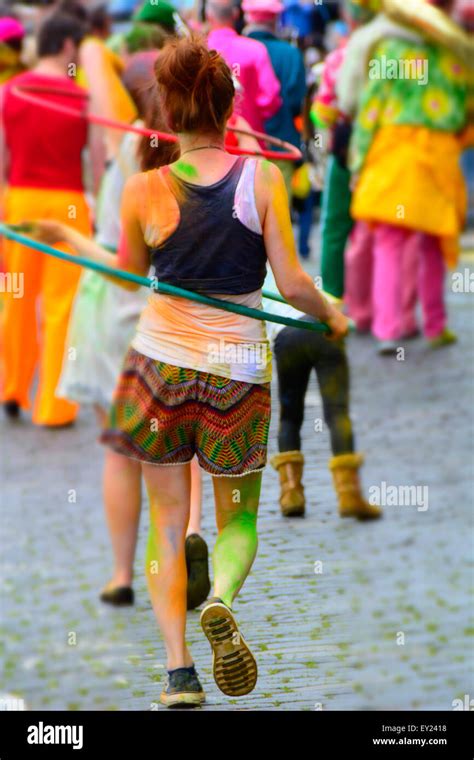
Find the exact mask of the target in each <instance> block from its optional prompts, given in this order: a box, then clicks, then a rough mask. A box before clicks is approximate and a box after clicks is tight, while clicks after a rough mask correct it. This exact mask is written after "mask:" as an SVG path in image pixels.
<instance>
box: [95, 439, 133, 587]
mask: <svg viewBox="0 0 474 760" xmlns="http://www.w3.org/2000/svg"><path fill="white" fill-rule="evenodd" d="M141 477H142V475H141V465H140V462H136V461H135V460H133V459H129V458H128V457H124V456H122V454H117V453H116V452H115V451H112V449H106V452H105V462H104V473H103V494H104V504H105V514H106V518H107V524H108V527H109V534H110V540H111V543H112V550H113V553H114V572H113V576H112V580H111V582H110V583H109V584H108V585H109V587H118V586H131V585H132V580H133V561H134V559H135V549H136V545H137V534H138V524H139V521H140V511H141V501H142V493H141Z"/></svg>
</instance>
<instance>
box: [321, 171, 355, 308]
mask: <svg viewBox="0 0 474 760" xmlns="http://www.w3.org/2000/svg"><path fill="white" fill-rule="evenodd" d="M350 177H351V174H350V172H349V170H348V169H344V168H343V167H342V166H341V165H340V164H339V162H338V161H337V160H336V159H335V158H334V156H330V158H329V161H328V168H327V175H326V183H325V187H324V191H323V199H322V211H321V276H322V280H323V290H325V291H326V292H327V293H331V295H333V296H336V298H342V296H343V295H344V249H345V247H346V242H347V238H348V237H349V233H350V231H351V229H352V225H353V220H352V218H351V215H350V206H351V191H350V188H349V183H350Z"/></svg>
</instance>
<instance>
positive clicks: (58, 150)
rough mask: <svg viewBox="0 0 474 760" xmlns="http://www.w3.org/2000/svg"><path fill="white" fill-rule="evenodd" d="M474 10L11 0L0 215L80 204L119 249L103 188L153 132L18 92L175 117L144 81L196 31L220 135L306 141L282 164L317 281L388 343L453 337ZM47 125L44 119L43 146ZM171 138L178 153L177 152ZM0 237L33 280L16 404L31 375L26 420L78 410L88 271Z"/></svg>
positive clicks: (10, 361) (356, 2) (23, 310)
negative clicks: (66, 376) (74, 396)
mask: <svg viewBox="0 0 474 760" xmlns="http://www.w3.org/2000/svg"><path fill="white" fill-rule="evenodd" d="M473 18H474V16H473V8H472V4H471V3H470V2H468V0H456V1H453V2H451V0H412V2H406V3H404V2H402V1H401V0H341V1H340V2H324V3H316V2H305V1H304V0H298V1H295V0H290V2H288V0H284V2H280V0H243V2H235V1H234V0H197V2H191V1H190V0H181V2H176V4H175V5H172V4H171V3H169V2H167V0H160V1H159V2H156V1H155V0H145V2H136V0H111V2H109V3H97V2H92V0H35V1H32V2H24V3H5V2H2V4H1V5H0V84H1V85H2V87H1V92H2V138H1V139H2V142H1V145H0V159H1V160H0V176H1V178H2V184H3V189H4V190H5V192H4V191H3V190H2V197H3V203H2V207H1V210H0V212H1V214H2V218H3V220H4V221H5V222H7V223H10V224H12V223H13V224H15V223H19V222H21V221H23V220H24V219H29V218H32V217H38V216H39V215H41V216H43V217H45V218H61V219H63V218H65V217H66V218H67V220H68V221H69V222H71V211H70V209H71V208H74V220H73V221H74V223H75V224H76V225H77V228H78V229H80V231H82V232H86V233H88V234H92V233H93V232H95V233H96V235H97V234H98V232H99V233H100V231H101V229H102V228H103V227H104V223H103V219H104V216H105V217H106V221H107V224H108V225H109V227H113V229H107V230H106V232H103V234H102V237H101V239H102V242H104V243H106V244H108V245H109V246H110V247H111V248H113V247H114V245H115V246H116V245H117V235H118V234H119V230H118V229H117V225H118V222H117V221H116V219H115V222H114V219H113V218H114V216H115V217H116V216H117V215H118V213H117V209H118V206H119V195H120V193H119V191H118V190H117V188H118V187H119V185H117V183H115V185H113V183H112V185H113V187H115V194H116V196H117V197H114V198H113V199H112V196H113V193H114V189H113V188H112V189H110V172H109V173H108V170H109V169H110V166H111V164H112V163H114V162H115V171H117V172H118V173H119V174H120V175H121V177H122V179H123V178H124V177H126V176H127V175H128V174H129V173H130V172H132V171H134V170H135V171H136V170H137V169H139V168H140V166H142V167H143V166H146V165H147V164H146V156H147V153H148V162H149V163H148V165H149V166H150V165H153V161H154V160H155V162H156V156H157V154H156V150H155V153H153V150H154V149H153V146H152V145H150V140H149V139H148V138H146V139H142V141H141V148H140V150H141V159H140V160H141V164H140V162H139V161H138V159H137V157H136V156H135V155H134V154H133V151H134V150H135V148H134V147H133V148H132V146H131V142H133V143H135V142H139V141H138V139H137V140H135V139H133V140H131V137H132V136H130V135H128V136H127V135H126V136H125V137H124V133H123V131H121V130H119V129H114V128H106V127H103V126H97V125H93V124H91V125H89V128H86V124H85V122H83V121H81V120H78V119H76V120H72V121H71V118H70V117H68V116H66V115H63V116H62V119H61V115H60V113H58V112H53V111H50V110H47V109H42V110H41V111H40V110H39V109H40V106H38V102H37V101H36V103H35V102H34V100H33V101H31V100H30V101H29V102H27V100H25V98H23V99H21V98H19V97H18V91H16V94H15V86H18V85H22V86H23V88H24V90H23V92H24V93H25V92H27V91H28V88H30V95H31V93H32V94H33V96H34V92H35V90H36V97H38V92H39V90H41V88H42V87H43V89H44V88H46V90H45V93H44V95H43V97H45V98H46V99H47V100H48V99H49V100H50V101H54V102H56V103H59V104H61V103H62V104H63V106H66V107H69V108H71V107H74V108H76V109H77V108H83V109H84V110H87V111H88V112H89V113H92V114H95V115H96V116H99V117H102V118H105V119H112V120H116V121H119V122H122V123H125V124H133V123H135V124H139V125H143V124H146V125H148V126H150V127H154V128H156V127H157V125H158V126H159V125H160V124H161V127H162V128H163V129H166V125H164V124H162V120H161V121H160V114H159V113H158V112H157V106H156V103H155V102H153V98H150V96H149V93H148V94H147V93H146V86H147V85H150V83H151V82H152V81H153V63H154V61H155V59H156V56H158V55H159V51H160V49H161V48H162V47H163V45H164V44H165V42H166V40H168V39H169V38H170V37H173V36H183V35H184V36H185V35H188V34H190V32H202V33H203V34H205V35H207V41H208V46H209V47H210V48H211V49H216V50H217V51H219V52H220V53H221V54H222V56H223V57H224V58H225V60H226V61H227V63H228V65H229V67H230V68H231V71H232V74H233V77H234V82H235V86H236V88H237V93H238V94H237V98H236V107H235V111H234V114H233V116H232V117H231V121H230V125H231V126H234V127H237V128H239V129H241V130H243V132H241V133H238V132H234V133H229V134H228V144H229V145H234V146H235V145H239V146H240V147H241V148H243V149H247V150H249V151H252V150H257V151H258V150H259V148H261V147H262V146H263V145H264V142H265V141H264V139H263V138H262V137H261V136H258V135H255V134H254V133H265V134H267V135H270V136H272V137H273V138H278V140H280V141H284V142H286V143H291V144H292V145H294V146H296V147H298V148H299V149H300V150H301V151H302V155H303V158H302V160H300V161H296V162H295V161H293V162H291V161H286V160H285V161H276V163H277V164H278V165H279V167H280V169H281V171H282V173H283V176H284V179H285V183H286V187H287V191H288V196H289V201H290V203H291V208H292V218H293V221H294V222H295V225H296V227H295V229H297V235H298V249H299V254H300V256H301V258H302V259H307V258H308V257H311V256H312V257H313V258H314V256H315V249H316V248H317V249H318V250H319V252H320V261H321V282H320V284H322V287H323V289H324V290H325V291H326V292H327V293H328V294H330V295H332V296H333V297H334V298H336V299H344V301H345V304H346V307H347V310H348V313H349V316H350V317H352V319H353V320H354V321H355V324H356V327H357V329H358V330H360V331H363V332H365V331H371V332H372V333H373V335H374V337H375V339H376V341H377V346H378V349H379V351H380V352H381V353H387V354H390V353H394V352H395V351H396V350H397V347H398V346H399V344H400V341H402V340H405V339H408V338H412V337H415V336H417V335H418V334H419V333H420V330H422V331H423V333H424V336H425V337H426V338H427V340H428V341H429V343H430V345H432V346H433V347H441V346H444V345H447V344H449V343H452V342H454V341H455V340H456V336H455V335H454V333H453V332H452V331H451V330H450V329H449V327H448V324H447V314H446V308H445V304H444V282H445V274H446V267H449V266H453V265H454V264H455V263H456V260H457V247H458V241H459V236H460V234H461V232H462V230H463V229H464V226H465V223H466V209H467V201H466V182H468V183H470V184H471V186H472V174H473V158H472V156H473V153H472V147H471V146H472V77H473V74H472V70H473V47H472V38H471V37H470V33H471V32H472V28H473ZM48 87H49V89H48ZM55 88H56V94H55V93H54V89H55ZM81 95H82V96H83V98H82V99H81ZM40 114H41V115H40ZM68 119H69V120H68ZM44 124H48V128H50V129H51V130H53V131H52V132H51V131H50V132H49V133H48V134H49V137H48V138H47V140H46V141H45V143H44V144H43V143H42V137H41V133H42V125H44ZM55 130H56V131H55ZM51 134H56V135H57V140H56V139H55V140H51ZM124 146H125V147H124ZM273 147H274V149H275V150H276V151H278V150H284V143H283V142H282V143H277V146H276V147H275V146H274V145H273ZM160 150H162V151H164V152H165V153H166V150H168V155H167V156H164V157H163V156H162V157H161V159H160V160H161V161H164V162H166V161H167V160H169V159H170V156H171V148H170V145H169V144H165V143H164V144H162V146H161V148H160ZM144 157H145V158H144ZM127 161H128V165H125V163H126V162H127ZM117 162H118V163H117ZM107 177H109V180H107ZM107 182H108V185H107ZM120 186H121V185H120ZM104 207H106V208H107V213H106V214H105V215H104V212H103V209H104ZM68 209H69V211H68ZM68 214H69V215H68ZM101 214H102V221H101ZM471 221H472V211H471ZM114 224H115V227H114ZM316 225H318V227H317V234H312V232H314V231H315V230H316ZM2 248H3V257H2V268H3V269H2V271H3V272H4V274H8V273H9V272H18V271H21V272H23V273H25V274H27V276H26V280H25V281H27V283H28V284H27V285H26V286H25V287H26V288H27V292H26V293H25V294H24V297H22V298H18V297H16V298H15V294H14V293H13V292H10V293H8V292H5V293H4V295H5V299H4V300H5V304H4V308H3V331H2V345H3V351H2V354H3V364H4V367H3V377H2V383H3V399H4V403H5V409H6V410H7V413H8V414H12V415H15V414H17V413H18V410H19V409H20V408H27V407H28V405H29V394H30V390H31V384H32V379H33V377H34V375H35V371H36V370H37V369H38V368H39V378H40V381H39V387H38V391H37V396H36V404H35V411H34V417H33V419H34V421H35V422H37V423H39V424H45V425H60V424H66V423H68V422H69V421H71V420H72V419H73V418H74V416H75V413H76V412H75V409H76V407H75V404H74V403H72V402H70V401H68V400H67V399H64V398H61V399H60V398H58V397H57V396H56V389H57V385H58V382H59V379H60V375H61V369H62V362H63V353H64V347H65V342H66V335H67V329H68V320H69V317H70V313H71V309H72V305H73V301H74V296H75V293H76V289H77V286H78V282H79V271H78V270H74V268H71V267H68V266H67V265H64V263H62V262H59V261H54V260H50V261H48V262H47V263H46V262H42V263H40V259H39V257H33V256H32V255H31V253H30V252H28V251H25V249H24V248H23V247H22V246H20V245H18V244H15V243H7V242H6V241H3V244H2ZM46 270H47V272H48V274H47V276H46V274H45V272H46ZM4 282H7V280H6V279H4ZM4 290H7V288H4ZM10 290H12V288H11V287H10ZM38 299H39V300H38ZM38 302H39V303H40V306H38ZM418 302H420V303H421V306H422V311H423V321H422V327H421V328H420V326H419V324H418V321H417V313H416V308H417V303H418ZM38 309H40V311H39V310H38ZM35 326H36V329H35Z"/></svg>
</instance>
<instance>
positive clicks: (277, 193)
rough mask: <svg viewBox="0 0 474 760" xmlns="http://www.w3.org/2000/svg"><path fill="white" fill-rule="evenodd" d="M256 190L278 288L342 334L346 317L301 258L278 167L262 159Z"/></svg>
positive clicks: (297, 305)
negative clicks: (307, 269) (318, 287)
mask: <svg viewBox="0 0 474 760" xmlns="http://www.w3.org/2000/svg"><path fill="white" fill-rule="evenodd" d="M255 190H256V199H257V208H258V211H259V215H260V218H261V219H262V218H263V221H262V227H263V239H264V242H265V249H266V252H267V256H268V260H269V262H270V266H271V268H272V271H273V274H274V276H275V282H276V284H277V287H278V290H279V291H280V293H281V294H282V296H283V298H285V299H286V300H287V301H288V303H290V304H291V305H292V306H294V307H295V308H296V309H298V310H299V311H302V312H303V313H304V314H309V315H310V316H312V317H315V318H316V319H319V320H321V322H326V324H328V325H329V327H330V328H331V334H330V335H329V336H328V337H329V338H330V339H332V340H338V339H339V338H342V337H343V336H344V335H345V334H346V333H347V330H348V325H349V321H348V319H347V317H345V316H344V315H343V314H342V313H341V312H340V311H339V310H338V309H336V308H335V307H334V306H332V304H330V303H329V301H327V300H326V298H324V296H323V295H322V293H320V292H319V291H318V289H317V288H316V286H315V284H314V282H313V280H312V279H311V277H310V276H309V274H307V273H306V272H305V271H304V269H303V268H302V266H301V264H300V262H299V260H298V254H297V252H296V247H295V240H294V237H293V229H292V226H291V217H290V208H289V203H288V194H287V192H286V187H285V183H284V180H283V176H282V174H281V172H280V170H279V169H278V167H276V166H275V165H274V164H271V163H270V162H268V161H264V162H259V166H258V169H257V173H256V183H255Z"/></svg>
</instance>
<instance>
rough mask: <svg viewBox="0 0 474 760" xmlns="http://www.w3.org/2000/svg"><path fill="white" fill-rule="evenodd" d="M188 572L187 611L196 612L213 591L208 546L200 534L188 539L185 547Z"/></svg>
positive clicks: (192, 535) (194, 534) (193, 534)
mask: <svg viewBox="0 0 474 760" xmlns="http://www.w3.org/2000/svg"><path fill="white" fill-rule="evenodd" d="M184 551H185V554H186V570H187V572H188V586H187V609H188V610H194V609H196V607H199V605H200V604H202V603H203V602H205V601H206V599H207V597H208V596H209V591H210V590H211V581H210V580H209V561H208V551H207V544H206V542H205V541H204V539H203V538H201V536H200V535H199V534H198V533H192V534H191V535H190V536H188V537H187V538H186V543H185V545H184Z"/></svg>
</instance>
